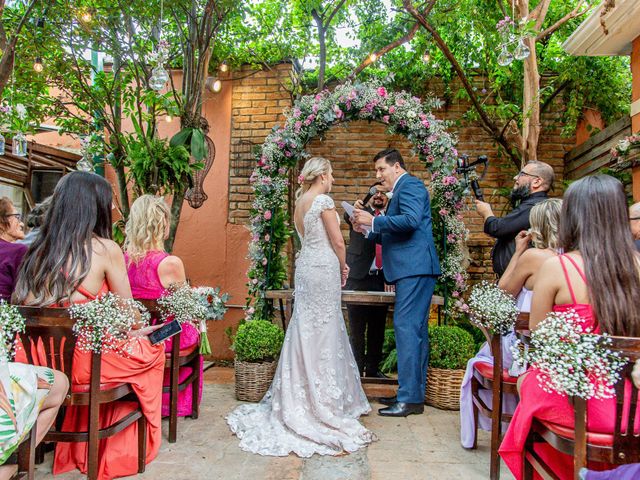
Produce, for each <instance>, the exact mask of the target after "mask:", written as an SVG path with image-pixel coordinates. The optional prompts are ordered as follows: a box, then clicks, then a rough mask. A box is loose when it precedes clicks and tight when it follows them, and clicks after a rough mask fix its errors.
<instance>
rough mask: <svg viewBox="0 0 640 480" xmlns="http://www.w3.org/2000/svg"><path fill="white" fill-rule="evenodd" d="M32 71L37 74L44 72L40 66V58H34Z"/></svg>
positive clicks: (42, 66)
mask: <svg viewBox="0 0 640 480" xmlns="http://www.w3.org/2000/svg"><path fill="white" fill-rule="evenodd" d="M33 69H34V70H35V71H36V72H37V73H42V71H43V70H44V65H42V58H40V57H36V61H35V62H34V64H33Z"/></svg>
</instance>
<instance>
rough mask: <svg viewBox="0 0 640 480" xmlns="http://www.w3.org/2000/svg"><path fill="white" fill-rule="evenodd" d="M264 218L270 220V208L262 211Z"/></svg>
mask: <svg viewBox="0 0 640 480" xmlns="http://www.w3.org/2000/svg"><path fill="white" fill-rule="evenodd" d="M264 219H265V220H271V210H267V211H266V212H264Z"/></svg>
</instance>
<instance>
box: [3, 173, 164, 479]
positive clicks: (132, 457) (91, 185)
mask: <svg viewBox="0 0 640 480" xmlns="http://www.w3.org/2000/svg"><path fill="white" fill-rule="evenodd" d="M111 207H112V193H111V185H110V184H109V182H107V181H106V180H105V179H104V178H102V177H100V176H99V175H96V174H95V173H87V172H73V173H70V174H68V175H66V176H65V177H64V178H63V179H62V180H60V183H58V185H57V186H56V189H55V192H54V194H53V199H52V202H51V208H50V210H49V212H48V214H47V217H46V218H45V222H44V224H43V226H42V230H41V232H40V235H39V236H38V237H37V238H36V240H35V241H34V243H33V244H32V246H31V247H30V249H29V251H28V252H27V254H26V256H25V258H24V261H23V263H22V267H21V269H20V272H19V274H18V282H17V284H16V289H15V292H14V294H13V297H12V298H13V300H14V303H20V304H26V305H33V306H66V305H69V304H72V303H84V302H88V301H91V300H94V299H95V298H96V297H99V296H100V295H103V294H105V293H106V292H109V291H111V292H113V293H115V294H117V295H119V296H120V297H122V298H131V288H130V286H129V279H128V278H127V271H126V268H125V263H124V255H123V254H122V250H121V249H120V247H119V246H118V244H117V243H115V242H114V241H113V240H111ZM132 313H133V312H132ZM134 314H135V313H134ZM154 329H155V327H145V328H141V329H137V330H136V331H135V332H132V337H133V338H132V339H131V340H130V344H129V351H128V353H127V355H126V356H122V355H119V354H117V353H114V352H108V353H105V354H103V355H102V372H101V378H100V381H101V382H102V383H112V382H115V383H120V382H126V383H130V384H131V385H132V387H133V390H134V391H135V393H136V396H137V397H138V399H139V400H140V404H141V407H142V412H143V414H144V416H145V417H146V419H147V458H146V463H149V462H150V461H151V460H153V459H154V458H155V457H156V455H157V454H158V450H159V449H160V443H161V441H162V437H161V433H162V432H161V419H160V405H161V400H160V393H161V391H162V375H163V372H164V346H163V345H162V344H160V345H151V343H150V342H149V339H148V338H147V337H146V335H147V334H148V333H149V332H150V331H152V330H154ZM20 353H22V359H21V358H19V355H16V360H17V361H24V360H25V355H24V351H19V352H18V354H20ZM43 353H44V352H43V351H42V350H41V351H40V355H42V354H43ZM90 355H91V354H90V353H87V352H82V351H80V350H78V349H76V351H75V352H74V357H73V371H72V372H71V380H72V384H73V385H77V384H80V385H86V384H88V383H90V379H91V363H90V359H91V356H90ZM134 408H135V404H134V403H132V402H128V401H121V402H120V401H119V402H114V403H111V404H108V405H103V406H102V407H101V410H100V427H101V428H104V427H105V426H106V425H108V424H111V423H113V422H115V421H116V420H118V419H120V418H123V417H124V416H126V415H128V414H129V413H130V412H131V411H132V410H133V409H134ZM87 420H88V410H87V407H86V406H70V407H67V410H66V414H65V418H64V422H63V425H62V430H63V431H86V428H87ZM137 445H138V424H137V422H136V423H133V424H132V425H129V426H128V427H127V428H125V429H124V430H123V431H121V432H119V433H118V434H116V435H114V436H112V437H110V438H106V439H104V440H102V441H101V442H100V462H99V465H98V478H100V479H111V478H115V477H123V476H128V475H135V474H136V473H137V472H138V452H137V448H136V446H137ZM87 467H88V464H87V443H86V442H85V443H82V442H76V443H68V442H60V443H58V444H56V450H55V456H54V463H53V473H54V475H57V474H60V473H64V472H68V471H71V470H74V469H78V470H80V471H81V472H82V473H86V472H87Z"/></svg>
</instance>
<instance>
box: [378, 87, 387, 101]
mask: <svg viewBox="0 0 640 480" xmlns="http://www.w3.org/2000/svg"><path fill="white" fill-rule="evenodd" d="M378 95H380V96H381V97H382V98H386V97H387V89H386V88H384V87H378Z"/></svg>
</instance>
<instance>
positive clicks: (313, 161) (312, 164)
mask: <svg viewBox="0 0 640 480" xmlns="http://www.w3.org/2000/svg"><path fill="white" fill-rule="evenodd" d="M329 170H331V162H330V161H329V160H327V159H326V158H323V157H311V158H310V159H309V160H307V161H306V162H305V164H304V166H303V167H302V171H301V172H300V175H299V176H298V181H299V183H300V188H298V190H296V200H298V198H300V196H301V195H302V194H303V193H304V191H305V190H306V189H307V188H309V185H311V184H312V183H313V181H314V180H315V179H316V178H317V177H319V176H320V175H323V174H325V173H329Z"/></svg>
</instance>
